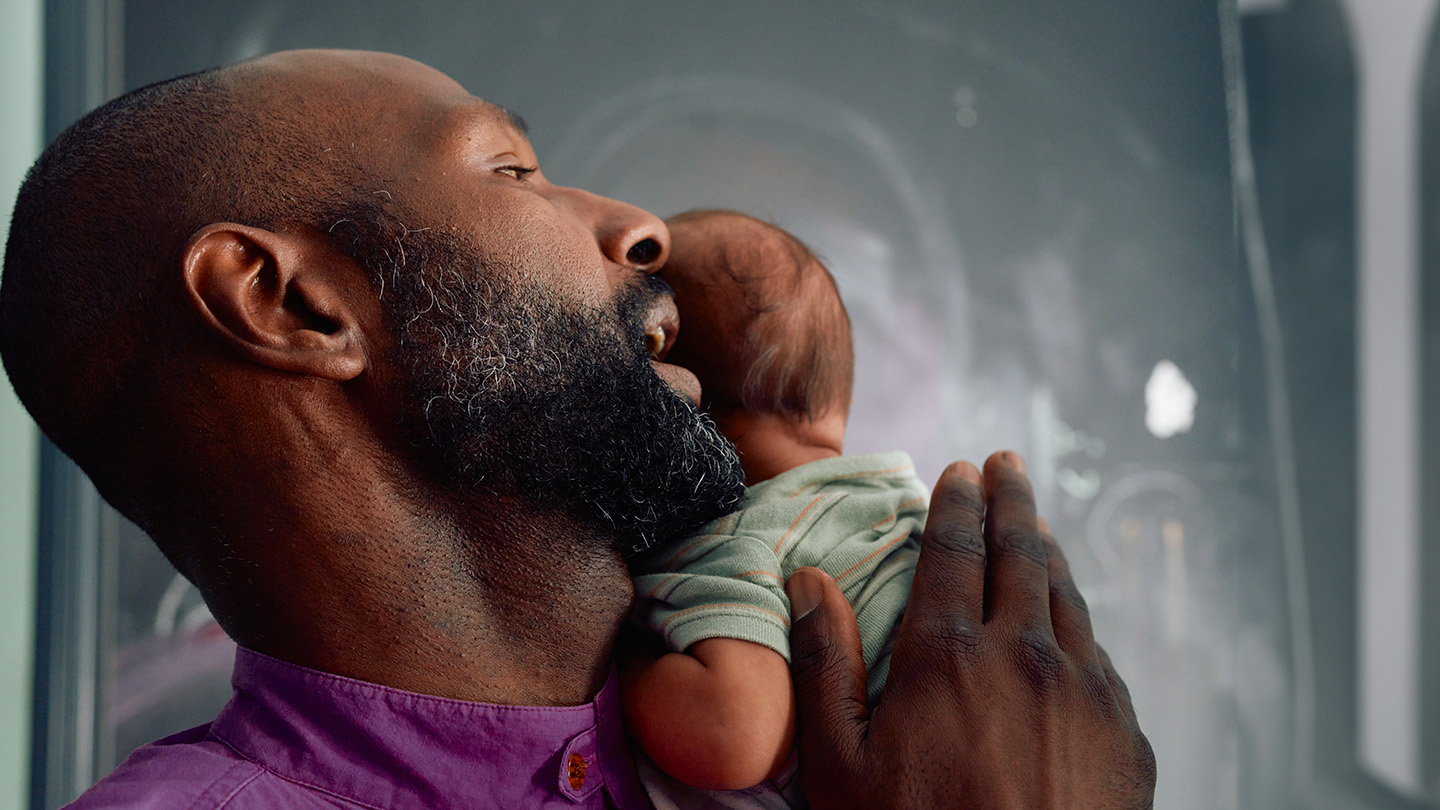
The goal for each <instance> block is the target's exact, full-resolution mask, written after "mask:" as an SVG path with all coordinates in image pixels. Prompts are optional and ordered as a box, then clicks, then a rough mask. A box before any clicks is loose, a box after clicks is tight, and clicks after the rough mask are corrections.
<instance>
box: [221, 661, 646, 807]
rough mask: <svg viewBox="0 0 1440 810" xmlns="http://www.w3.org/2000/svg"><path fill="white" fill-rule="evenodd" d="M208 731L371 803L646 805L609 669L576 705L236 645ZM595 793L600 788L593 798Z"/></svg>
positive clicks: (283, 770)
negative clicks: (386, 680) (403, 686)
mask: <svg viewBox="0 0 1440 810" xmlns="http://www.w3.org/2000/svg"><path fill="white" fill-rule="evenodd" d="M232 683H233V685H234V687H235V696H234V697H233V698H232V699H231V701H230V703H228V704H227V705H226V706H225V708H224V709H223V710H222V711H221V712H220V715H219V716H218V717H217V718H216V719H215V722H214V723H213V724H212V725H211V732H212V733H213V734H214V735H215V736H216V737H217V738H218V739H219V740H220V741H222V742H224V743H225V744H227V745H229V746H230V747H231V748H233V749H234V750H235V751H236V752H238V753H239V754H240V755H242V756H244V757H246V758H247V759H250V760H252V761H253V762H255V763H257V764H258V765H260V766H262V767H264V768H266V769H268V770H270V771H272V772H274V773H275V774H277V775H279V776H281V777H283V778H285V779H287V780H290V781H292V782H297V783H300V784H303V785H307V786H309V787H312V788H315V789H318V790H321V791H324V792H326V793H331V794H334V795H337V796H340V797H343V798H347V799H350V800H352V801H355V802H358V803H360V804H363V805H368V806H371V807H376V808H391V807H426V808H436V810H445V809H446V808H452V807H454V808H460V807H464V808H474V807H477V806H494V807H540V806H554V807H576V806H582V807H586V806H593V807H602V806H606V802H605V799H606V798H608V799H609V801H610V802H611V803H613V805H614V806H617V807H621V808H627V810H628V808H632V807H634V808H648V807H650V804H649V801H648V800H647V799H645V794H644V791H643V789H642V788H641V787H640V785H639V782H638V781H637V779H636V776H635V766H634V762H633V760H632V759H631V756H630V752H629V749H628V748H627V747H626V745H625V737H624V732H623V728H622V725H621V719H620V701H619V687H618V685H617V683H616V676H615V673H614V671H613V670H612V671H611V673H610V677H609V679H608V680H607V682H606V684H605V687H604V688H603V689H601V690H600V694H598V695H597V696H596V697H595V700H594V701H593V702H591V703H587V704H585V705H583V706H566V707H549V706H500V705H495V704H489V703H470V702H467V701H461V700H449V699H445V698H438V697H431V696H428V695H420V694H416V693H413V692H402V691H400V690H398V689H390V688H388V687H384V686H379V685H377V684H372V683H366V682H364V681H357V680H353V679H351V678H342V677H340V676H338V675H331V674H328V673H325V672H319V671H316V670H313V669H307V668H305V667H301V666H296V665H295V664H290V663H286V662H284V661H281V660H278V659H275V658H271V657H269V656H266V655H262V654H260V653H257V652H254V651H252V650H247V649H245V648H243V647H242V648H240V649H239V650H238V651H237V653H236V656H235V671H234V675H233V677H232ZM602 793H603V795H602Z"/></svg>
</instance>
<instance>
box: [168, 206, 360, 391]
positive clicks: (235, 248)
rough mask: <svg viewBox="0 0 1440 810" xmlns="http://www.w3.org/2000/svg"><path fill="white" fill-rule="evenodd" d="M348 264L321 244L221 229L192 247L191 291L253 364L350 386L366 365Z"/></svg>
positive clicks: (187, 270) (209, 229) (242, 228)
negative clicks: (350, 298)
mask: <svg viewBox="0 0 1440 810" xmlns="http://www.w3.org/2000/svg"><path fill="white" fill-rule="evenodd" d="M344 262H345V260H344V259H343V258H342V257H340V256H339V255H338V254H337V253H336V252H335V251H334V250H333V249H331V248H330V247H329V246H328V245H325V244H323V241H322V240H320V239H319V238H318V237H313V236H307V235H296V234H288V233H276V232H274V231H268V230H265V229H263V228H253V227H250V226H248V225H238V224H235V223H232V222H218V223H214V224H211V225H206V226H205V227H203V228H201V229H200V230H198V231H196V232H195V235H194V236H192V237H190V241H189V243H188V244H187V245H186V247H185V255H184V259H183V271H184V279H185V289H186V292H187V293H188V294H189V297H190V302H191V305H192V306H193V307H194V308H195V311H196V313H197V314H198V315H200V316H201V318H202V319H203V320H204V321H205V322H206V323H207V324H208V325H209V326H210V328H211V329H212V330H214V331H215V333H216V334H217V335H218V336H219V337H220V338H221V339H222V340H224V341H225V342H226V343H228V344H229V345H230V346H231V347H233V348H234V349H235V350H236V351H238V352H239V353H240V354H241V355H243V356H244V357H246V358H247V359H249V360H251V361H253V362H256V363H259V364H261V365H266V366H270V367H272V368H276V369H280V370H283V371H291V372H295V373H298V374H308V375H312V376H316V377H322V378H325V379H330V380H335V381H337V382H343V381H346V380H351V379H354V378H355V377H358V376H359V375H360V374H361V373H362V372H363V371H364V370H365V362H366V360H365V357H366V355H365V351H364V345H363V340H364V333H363V330H362V329H361V328H360V324H359V323H358V320H357V317H356V312H355V308H354V306H353V305H352V302H349V301H347V300H346V298H345V295H344V293H345V292H346V283H345V282H346V279H345V273H344V272H343V271H344V270H345V269H347V268H346V267H344V266H342V265H344ZM349 267H353V265H349Z"/></svg>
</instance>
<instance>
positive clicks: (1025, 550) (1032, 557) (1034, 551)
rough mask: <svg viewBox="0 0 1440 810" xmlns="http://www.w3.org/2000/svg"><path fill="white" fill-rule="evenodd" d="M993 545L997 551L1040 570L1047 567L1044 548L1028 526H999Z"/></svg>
mask: <svg viewBox="0 0 1440 810" xmlns="http://www.w3.org/2000/svg"><path fill="white" fill-rule="evenodd" d="M994 540H995V545H996V547H997V549H998V550H999V551H1002V552H1004V553H1006V554H1012V555H1014V556H1016V557H1019V558H1022V559H1025V560H1029V561H1030V562H1032V563H1034V564H1035V565H1038V566H1040V567H1041V568H1046V567H1048V563H1047V561H1046V559H1045V546H1043V545H1041V543H1040V542H1039V538H1038V537H1037V536H1036V534H1035V530H1034V529H1033V528H1032V527H1029V526H999V527H997V528H996V529H995V536H994Z"/></svg>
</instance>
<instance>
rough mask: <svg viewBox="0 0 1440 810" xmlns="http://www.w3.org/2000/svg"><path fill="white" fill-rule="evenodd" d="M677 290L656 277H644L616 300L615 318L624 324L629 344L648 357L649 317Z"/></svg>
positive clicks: (628, 285) (619, 294)
mask: <svg viewBox="0 0 1440 810" xmlns="http://www.w3.org/2000/svg"><path fill="white" fill-rule="evenodd" d="M674 297H675V289H674V288H673V287H671V286H670V285H669V283H667V282H666V281H665V279H663V278H660V277H659V276H657V275H654V274H641V275H639V276H637V277H636V278H634V279H632V280H630V281H629V282H626V284H625V286H623V287H621V288H620V289H619V291H617V292H616V293H615V297H614V298H613V299H612V300H613V302H614V307H615V317H616V320H617V321H618V322H619V323H620V327H621V329H622V331H623V332H624V337H625V340H626V342H627V343H630V344H632V345H634V346H635V347H637V348H638V350H639V351H640V352H642V353H644V354H645V355H646V356H647V357H648V356H649V354H650V353H649V351H648V350H647V349H646V348H645V316H646V315H647V314H649V312H650V309H651V307H653V306H654V305H655V302H656V301H657V300H659V299H661V298H674Z"/></svg>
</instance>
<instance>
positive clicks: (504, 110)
mask: <svg viewBox="0 0 1440 810" xmlns="http://www.w3.org/2000/svg"><path fill="white" fill-rule="evenodd" d="M495 109H497V110H499V111H500V113H501V114H502V115H504V116H505V119H506V120H508V121H509V122H510V126H512V127H514V128H515V129H516V130H517V131H519V133H520V134H521V135H524V136H525V137H527V138H528V137H530V125H529V124H527V123H525V119H524V118H521V117H520V114H519V113H517V112H515V111H514V110H512V109H510V108H509V107H505V106H503V105H500V104H496V105H495Z"/></svg>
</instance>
